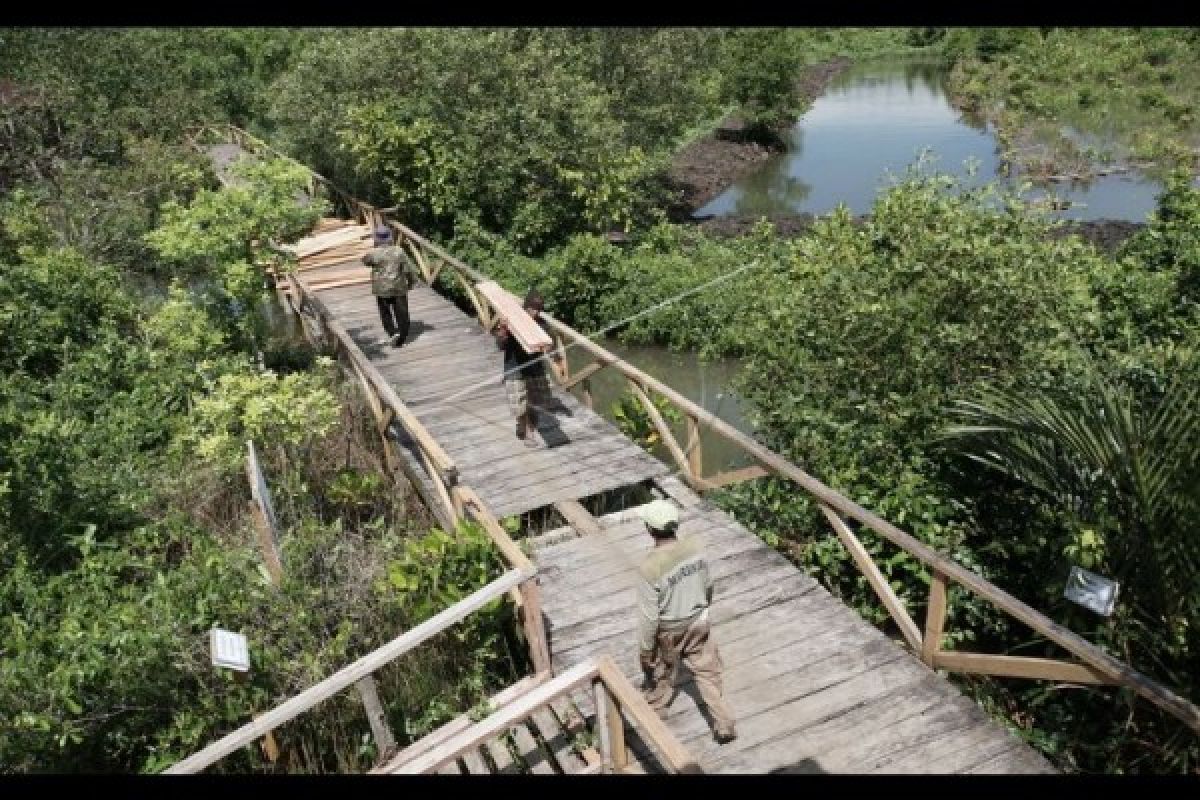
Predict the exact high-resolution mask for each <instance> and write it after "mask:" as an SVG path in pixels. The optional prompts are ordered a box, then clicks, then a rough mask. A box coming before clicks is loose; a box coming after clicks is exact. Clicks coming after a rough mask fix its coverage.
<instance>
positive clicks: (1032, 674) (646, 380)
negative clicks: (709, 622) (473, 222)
mask: <svg viewBox="0 0 1200 800" xmlns="http://www.w3.org/2000/svg"><path fill="white" fill-rule="evenodd" d="M238 135H240V136H241V137H242V138H241V139H240V140H239V143H242V144H243V146H247V147H251V148H253V147H256V146H257V145H256V144H255V143H256V142H257V141H258V140H256V139H253V137H249V135H248V134H245V133H244V132H242V133H240V134H238ZM267 149H268V150H270V148H269V147H268V148H267ZM271 152H274V151H273V150H271ZM289 160H290V159H289ZM297 163H298V162H297ZM316 178H318V179H319V180H320V182H321V183H322V184H323V185H325V186H328V187H330V188H331V190H333V191H335V192H337V193H338V196H339V197H345V194H344V193H342V192H340V190H336V189H335V188H334V187H332V184H330V183H329V182H328V181H327V180H326V179H324V178H321V177H320V176H316ZM345 202H346V203H347V205H348V207H349V208H350V209H352V213H353V214H354V215H355V216H356V217H357V218H359V219H361V220H364V221H365V220H371V221H373V223H374V224H386V225H388V226H389V227H390V228H392V230H393V231H395V232H396V234H397V241H399V242H403V243H404V246H405V247H407V248H408V249H409V251H410V252H411V253H413V256H414V258H415V259H416V261H417V263H418V266H419V267H420V269H421V271H422V274H423V275H424V277H425V279H426V280H427V281H429V282H430V285H433V283H434V281H435V280H436V279H437V277H438V276H439V275H441V274H442V273H443V272H445V271H446V270H449V271H450V272H451V273H453V275H454V278H455V280H456V281H457V282H458V284H459V285H460V286H461V288H462V289H463V291H464V292H465V293H466V295H467V297H468V298H469V299H470V301H471V303H472V305H473V306H474V308H475V310H476V312H477V315H478V318H479V322H480V324H481V325H483V326H485V328H490V327H491V325H492V323H493V321H494V320H493V314H494V309H492V308H491V307H490V305H489V304H488V302H487V298H486V297H485V296H483V295H482V294H481V293H480V292H478V291H476V289H475V286H476V284H478V283H482V282H484V281H488V280H492V279H491V278H489V277H488V276H486V275H484V274H482V273H480V272H478V271H477V270H475V269H474V268H472V267H470V266H468V265H467V264H465V263H463V262H462V261H460V260H458V259H457V258H455V257H454V256H452V255H451V254H449V253H448V252H446V251H445V250H444V249H442V248H441V247H439V246H438V245H436V244H434V243H433V242H430V241H429V240H427V239H426V238H424V237H423V236H421V235H420V234H419V233H417V232H416V231H414V230H412V229H410V228H408V227H407V226H405V225H404V224H402V223H400V222H398V221H396V220H395V219H392V218H391V217H390V215H388V214H386V213H383V212H381V211H380V210H379V209H377V208H375V207H373V206H371V205H369V204H366V203H363V202H362V201H359V200H357V199H354V198H346V200H345ZM544 316H545V317H546V318H547V322H548V324H549V327H550V329H551V332H552V334H553V336H554V338H555V341H556V343H557V345H558V352H559V353H560V354H561V353H563V352H564V351H565V350H566V349H567V348H579V349H580V350H582V351H584V352H586V353H587V354H589V355H590V356H591V358H592V359H593V361H592V363H590V364H587V365H585V366H583V367H582V368H580V369H579V370H578V371H577V372H576V374H575V375H574V376H572V375H571V374H570V373H569V371H568V369H567V366H566V359H565V358H564V359H561V360H560V361H561V363H562V369H561V371H559V370H555V375H556V377H557V379H558V381H559V384H560V386H562V387H563V388H566V389H575V388H578V389H580V390H581V391H582V393H583V398H584V402H585V403H588V404H589V406H590V391H589V383H588V382H589V379H590V378H591V377H592V376H594V375H595V374H596V373H597V372H599V371H600V370H603V369H613V370H616V371H617V372H619V373H620V374H621V375H622V376H623V377H624V378H625V381H626V383H627V385H628V387H629V389H630V390H631V391H632V392H633V393H634V394H635V395H636V396H637V397H638V398H639V400H640V401H641V403H642V404H643V405H644V406H645V409H646V412H647V414H648V415H649V416H650V419H651V421H652V422H653V424H654V426H655V428H656V429H657V430H658V433H659V435H660V436H661V437H662V440H663V442H664V443H665V445H666V448H667V450H668V452H669V453H670V454H671V457H672V459H673V460H674V461H675V463H676V466H677V467H678V468H679V473H680V474H681V475H682V477H683V479H684V480H685V481H686V482H687V484H688V485H689V486H691V487H692V488H693V489H695V490H696V491H699V492H703V491H709V490H711V489H715V488H719V487H723V486H728V485H731V484H735V483H738V482H741V481H746V480H751V479H754V478H760V477H764V476H774V477H777V478H783V479H786V480H788V481H790V482H792V483H793V484H795V485H796V486H798V487H799V488H801V489H802V490H804V491H805V492H806V493H807V494H808V495H809V496H810V497H811V498H812V499H813V500H814V502H816V504H817V506H818V507H819V508H820V509H821V511H822V513H823V514H824V516H825V518H826V519H827V520H828V521H829V523H830V525H831V527H832V528H833V532H834V535H836V536H837V537H838V540H839V541H840V542H841V543H842V544H843V546H844V547H845V548H846V549H847V550H848V551H849V553H850V555H851V557H852V558H853V559H854V563H855V565H856V566H857V567H858V569H859V570H860V571H861V572H862V574H863V575H864V577H866V579H867V581H868V582H869V583H870V585H871V587H872V588H873V589H874V591H875V592H876V594H877V595H878V597H879V599H880V601H881V602H882V604H883V606H884V608H885V609H886V610H887V612H888V614H889V615H890V616H891V618H892V619H893V620H894V621H895V623H896V625H897V626H898V628H899V629H900V632H901V634H902V636H903V637H904V641H905V642H906V643H907V644H908V646H909V647H910V648H911V649H912V650H913V652H914V653H916V654H917V655H918V656H919V657H920V658H921V659H922V661H924V662H925V663H926V664H927V665H929V666H930V667H931V668H933V669H944V670H947V671H951V672H962V673H973V674H981V675H992V676H997V677H1014V678H1034V679H1044V680H1055V681H1069V682H1074V683H1092V684H1106V685H1112V686H1120V687H1124V688H1127V689H1130V690H1132V691H1134V692H1135V693H1136V694H1138V695H1139V696H1141V697H1143V698H1145V699H1146V700H1149V701H1150V702H1151V703H1154V704H1155V705H1157V706H1158V707H1160V708H1162V709H1163V710H1165V711H1167V712H1168V713H1170V714H1172V715H1174V716H1175V717H1177V718H1178V719H1180V720H1182V721H1183V722H1184V723H1185V724H1187V725H1188V727H1190V728H1191V729H1192V730H1193V731H1195V732H1197V733H1200V709H1198V708H1197V707H1196V706H1195V705H1194V704H1193V703H1191V702H1190V701H1188V700H1187V699H1185V698H1182V697H1180V696H1179V695H1177V694H1175V693H1174V692H1172V691H1171V690H1170V689H1168V688H1166V687H1164V686H1162V685H1161V684H1160V683H1158V682H1157V681H1155V680H1154V679H1152V678H1150V677H1148V676H1146V675H1143V674H1142V673H1140V672H1138V671H1137V670H1135V669H1134V668H1133V667H1131V666H1129V665H1127V664H1125V663H1123V662H1121V661H1118V660H1117V659H1115V658H1113V657H1112V656H1110V655H1108V654H1107V653H1105V652H1104V651H1103V650H1101V649H1100V648H1099V647H1097V646H1096V645H1094V644H1092V643H1091V642H1089V641H1087V640H1086V639H1083V638H1082V637H1080V636H1079V635H1077V634H1076V633H1074V632H1072V631H1071V630H1069V629H1067V628H1065V627H1063V626H1062V625H1059V624H1058V623H1056V622H1054V621H1053V620H1052V619H1050V618H1049V617H1047V616H1045V615H1044V614H1042V613H1041V612H1039V611H1037V610H1036V609H1034V608H1032V607H1031V606H1029V605H1027V604H1026V603H1024V602H1022V601H1020V600H1018V599H1017V598H1015V597H1013V596H1012V595H1010V594H1008V593H1007V592H1005V591H1004V590H1003V589H1000V588H999V587H997V586H995V585H994V584H992V583H990V582H989V581H987V580H985V579H984V578H982V577H980V576H979V575H977V574H975V573H974V572H972V571H971V570H969V569H967V568H965V567H963V566H961V565H960V564H958V563H956V562H954V561H952V560H951V559H949V558H947V557H946V556H943V555H942V554H941V553H938V552H937V551H936V550H934V549H933V548H931V547H929V546H928V545H926V544H924V543H922V542H920V541H918V540H917V539H915V538H913V537H912V536H910V535H909V534H907V533H905V532H904V531H902V530H900V529H899V528H897V527H896V526H895V525H892V524H891V523H890V522H888V521H887V520H884V519H882V518H880V517H878V516H876V515H875V514H873V513H871V512H870V511H868V510H866V509H864V508H862V507H861V506H859V505H858V504H857V503H854V502H853V501H851V500H849V499H848V498H846V497H845V496H843V495H842V494H840V493H838V492H836V491H834V490H833V489H831V488H830V487H828V486H826V485H825V484H824V483H822V482H821V481H819V480H817V479H816V478H814V477H813V476H812V475H809V474H808V473H807V472H805V471H804V470H803V469H801V468H800V467H798V466H796V465H795V464H793V463H791V462H790V461H788V460H787V459H785V458H784V457H783V456H780V455H779V454H778V453H775V452H774V451H772V450H770V449H769V448H767V447H764V446H763V445H762V444H760V443H759V442H757V441H755V440H754V439H753V438H752V437H750V436H747V435H746V434H744V433H742V432H741V431H739V430H737V429H736V428H734V427H733V426H732V425H730V424H728V423H727V422H725V421H724V420H722V419H720V418H719V417H717V416H716V415H714V414H712V413H711V412H709V411H708V410H707V409H704V408H702V407H700V406H698V405H697V404H695V403H693V402H692V401H691V400H689V399H688V398H686V397H684V396H683V395H681V394H679V393H678V392H676V391H675V390H674V389H672V388H671V387H669V386H667V385H666V384H664V383H662V382H661V381H659V380H657V379H655V378H653V377H651V376H650V375H647V374H646V373H644V372H642V371H641V370H639V369H637V368H636V367H634V366H632V365H631V364H628V363H626V362H624V361H622V360H621V359H620V358H618V357H617V356H615V355H613V354H612V353H610V352H609V351H607V350H605V349H604V348H603V347H601V346H600V345H598V344H596V343H595V342H593V341H592V340H591V339H590V338H588V337H587V336H584V335H583V334H581V333H579V332H578V331H576V330H574V329H573V328H571V327H570V326H569V325H567V324H565V323H563V322H562V321H560V320H557V319H554V318H553V316H551V315H550V314H546V315H544ZM655 396H657V397H661V398H663V399H664V400H665V401H667V402H668V403H670V404H671V405H672V406H673V407H674V408H675V409H677V410H678V411H679V412H680V413H681V414H682V415H683V417H684V418H685V419H686V420H687V432H688V436H687V443H686V446H680V444H679V442H678V440H677V439H676V437H675V434H674V432H673V431H672V430H671V428H670V426H669V425H668V424H667V422H666V420H665V419H664V418H663V417H662V414H661V413H659V411H658V409H657V407H656V406H655V403H654V402H653V400H654V397H655ZM701 427H703V428H705V429H707V430H708V431H710V432H711V433H712V434H714V435H716V436H718V437H720V438H721V439H723V440H725V441H726V442H728V443H730V444H733V445H735V446H736V447H737V448H739V449H740V450H741V451H742V452H743V453H745V454H746V455H747V456H749V457H750V458H751V459H753V461H754V462H756V463H754V464H753V465H752V466H749V467H746V468H743V469H738V470H732V471H729V472H722V473H718V474H715V475H707V476H706V475H705V474H704V472H703V467H704V459H703V445H702V442H701V439H700V429H701ZM848 521H853V522H856V523H858V524H859V525H860V526H862V527H865V528H867V529H869V530H871V531H873V532H874V533H875V534H876V535H878V536H880V537H882V538H883V539H885V540H887V541H888V542H890V543H891V544H893V545H895V546H897V547H899V548H901V549H902V550H904V551H905V552H907V553H908V554H910V555H911V556H913V557H914V558H916V559H917V560H918V561H919V562H920V563H922V564H923V565H925V566H926V567H927V568H928V569H929V571H930V573H931V575H932V580H931V582H930V589H929V599H928V603H927V612H926V619H925V625H924V627H923V628H922V627H920V626H918V625H917V623H916V622H915V621H914V620H913V619H912V616H911V614H910V613H909V611H908V609H907V608H906V607H905V603H904V601H903V600H902V599H901V598H899V597H898V596H897V595H896V594H895V592H893V591H892V589H891V587H890V585H889V582H888V580H887V578H886V577H885V576H884V575H883V573H882V572H881V571H880V570H879V567H878V566H877V565H876V564H875V563H874V561H873V560H872V558H871V556H870V554H869V553H868V552H867V550H866V548H865V547H864V546H863V544H862V542H861V541H860V540H859V539H858V536H857V535H856V533H855V532H854V531H853V530H852V529H851V528H850V525H849V524H848ZM951 583H955V584H958V585H959V586H961V587H963V588H965V589H967V590H968V591H970V592H973V593H974V594H976V595H977V596H979V597H980V598H982V599H984V600H986V601H987V602H988V603H990V604H991V605H992V606H994V607H995V608H997V609H998V610H1000V611H1002V612H1004V613H1005V614H1007V615H1008V616H1010V617H1012V618H1013V619H1016V620H1018V621H1020V622H1022V623H1024V624H1025V625H1027V626H1028V627H1029V628H1031V629H1032V630H1033V631H1034V632H1036V633H1038V634H1039V635H1041V636H1044V637H1045V638H1046V639H1048V640H1049V641H1052V642H1054V643H1055V644H1056V645H1058V646H1059V647H1061V648H1063V649H1064V650H1066V651H1067V652H1068V653H1070V654H1071V655H1073V656H1074V657H1075V658H1076V659H1078V661H1076V662H1071V661H1064V660H1058V659H1042V658H1024V657H1015V656H1003V655H993V654H986V653H964V652H959V651H946V650H943V649H942V644H943V634H944V633H945V630H944V629H945V623H946V612H947V603H948V595H947V589H948V587H949V585H950V584H951Z"/></svg>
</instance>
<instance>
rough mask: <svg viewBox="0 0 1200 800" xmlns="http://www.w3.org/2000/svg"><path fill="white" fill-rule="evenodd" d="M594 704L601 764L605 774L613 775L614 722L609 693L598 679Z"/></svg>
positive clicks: (594, 686) (595, 683)
mask: <svg viewBox="0 0 1200 800" xmlns="http://www.w3.org/2000/svg"><path fill="white" fill-rule="evenodd" d="M592 696H593V700H592V703H593V705H594V706H595V707H596V733H597V734H598V737H599V739H600V763H601V765H602V766H603V769H604V774H605V775H611V774H612V772H613V769H614V768H615V766H616V764H615V760H616V759H615V758H614V757H613V740H612V728H613V725H612V721H611V720H610V719H609V716H608V715H609V714H610V713H611V711H610V708H609V700H608V692H606V691H605V690H604V681H602V680H600V679H599V678H597V679H596V680H594V681H592Z"/></svg>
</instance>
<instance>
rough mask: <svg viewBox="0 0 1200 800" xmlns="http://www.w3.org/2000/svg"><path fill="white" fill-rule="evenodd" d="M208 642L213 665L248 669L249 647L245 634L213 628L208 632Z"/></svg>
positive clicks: (238, 669)
mask: <svg viewBox="0 0 1200 800" xmlns="http://www.w3.org/2000/svg"><path fill="white" fill-rule="evenodd" d="M208 642H209V648H210V650H211V651H212V663H213V666H214V667H225V668H227V669H235V670H237V671H238V672H249V671H250V648H249V646H248V645H247V643H246V637H245V636H243V635H242V634H240V633H234V632H233V631H225V630H221V629H220V628H213V629H212V630H211V631H210V632H209V637H208Z"/></svg>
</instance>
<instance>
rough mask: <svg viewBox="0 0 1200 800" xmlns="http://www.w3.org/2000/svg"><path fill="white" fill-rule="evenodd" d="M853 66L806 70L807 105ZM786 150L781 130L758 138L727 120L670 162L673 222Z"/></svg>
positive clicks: (842, 62)
mask: <svg viewBox="0 0 1200 800" xmlns="http://www.w3.org/2000/svg"><path fill="white" fill-rule="evenodd" d="M850 63H851V62H850V59H848V58H840V59H834V60H833V61H827V62H824V63H822V64H816V65H814V66H812V67H809V68H808V69H806V70H805V71H804V74H803V75H801V77H800V80H799V81H798V82H797V92H798V93H799V96H800V97H801V99H802V100H803V104H804V105H805V106H807V105H808V104H810V103H812V101H813V100H814V99H815V98H816V97H817V95H819V94H820V93H821V92H823V91H824V90H825V87H826V86H827V85H828V84H829V82H830V81H831V80H833V78H834V77H835V76H836V75H837V74H838V73H840V72H841V71H842V70H844V69H845V68H846V67H848V66H849V65H850ZM784 149H785V145H784V140H783V137H782V132H780V131H776V132H773V133H769V134H768V135H767V136H765V137H759V138H757V139H756V138H754V137H753V136H752V134H749V133H748V132H747V131H746V128H745V124H744V122H743V121H742V120H740V119H738V118H737V117H729V118H727V119H725V120H723V121H722V122H721V123H720V125H718V126H717V129H716V130H714V131H713V132H711V133H709V134H706V135H704V136H702V137H700V138H699V139H697V140H696V141H694V142H692V143H691V144H689V145H687V146H686V147H684V148H683V149H682V150H680V151H679V153H678V154H676V156H675V158H674V160H673V161H672V163H671V169H670V170H669V172H668V174H667V181H668V184H669V186H670V187H671V189H672V190H673V191H674V193H675V194H676V195H677V197H678V201H677V203H676V204H675V205H673V206H672V207H671V208H670V209H669V211H670V213H671V217H672V218H674V219H676V220H682V219H686V218H687V216H688V215H690V214H691V212H693V211H695V210H696V209H698V208H700V207H701V206H703V205H704V204H705V203H707V202H708V201H710V200H712V199H713V198H714V197H716V196H717V195H719V194H720V193H721V192H723V191H725V189H726V187H728V186H729V185H730V184H731V183H733V182H734V181H735V180H737V179H738V178H739V177H741V176H742V175H744V174H746V172H748V171H749V170H750V169H751V168H753V167H754V166H756V165H758V164H761V163H762V162H763V161H765V160H766V159H768V158H770V157H771V155H772V154H774V153H779V152H783V150H784Z"/></svg>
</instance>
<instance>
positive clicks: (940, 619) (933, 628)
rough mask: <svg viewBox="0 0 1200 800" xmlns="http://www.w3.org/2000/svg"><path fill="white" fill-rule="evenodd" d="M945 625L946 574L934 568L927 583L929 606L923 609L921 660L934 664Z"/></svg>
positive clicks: (940, 645)
mask: <svg viewBox="0 0 1200 800" xmlns="http://www.w3.org/2000/svg"><path fill="white" fill-rule="evenodd" d="M945 625H946V576H945V575H943V574H942V573H940V572H938V571H937V570H934V573H933V579H932V581H931V582H930V584H929V607H928V608H927V609H926V611H925V639H924V641H923V642H922V643H921V660H922V661H924V662H925V663H926V664H928V665H929V666H930V667H932V666H934V663H935V661H936V660H937V655H938V653H939V652H940V651H941V649H942V630H943V629H944V628H945Z"/></svg>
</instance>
